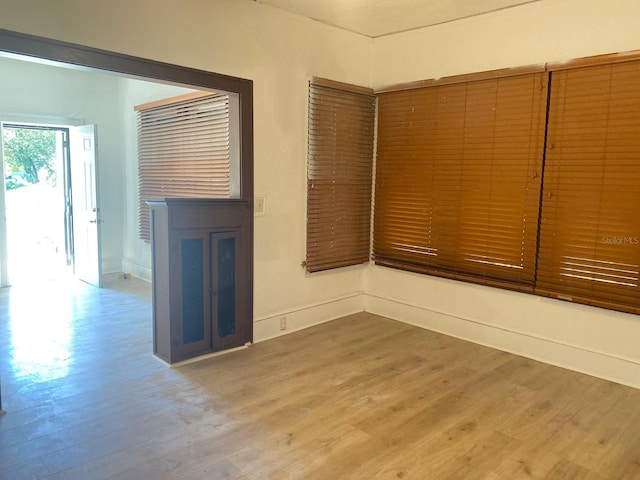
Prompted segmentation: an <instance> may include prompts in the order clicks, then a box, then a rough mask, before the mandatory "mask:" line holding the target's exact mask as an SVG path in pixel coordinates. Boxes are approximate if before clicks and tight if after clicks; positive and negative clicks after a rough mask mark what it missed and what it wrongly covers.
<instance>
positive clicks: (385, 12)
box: [254, 0, 541, 37]
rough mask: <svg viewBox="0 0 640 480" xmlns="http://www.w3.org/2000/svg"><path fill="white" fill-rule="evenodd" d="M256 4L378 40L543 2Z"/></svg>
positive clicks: (281, 0) (296, 0)
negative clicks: (385, 36)
mask: <svg viewBox="0 0 640 480" xmlns="http://www.w3.org/2000/svg"><path fill="white" fill-rule="evenodd" d="M254 1H257V2H258V3H264V4H266V5H271V6H273V7H277V8H281V9H283V10H287V11H289V12H293V13H297V14H299V15H303V16H305V17H309V18H312V19H314V20H317V21H319V22H322V23H326V24H329V25H333V26H334V27H338V28H343V29H345V30H349V31H352V32H355V33H360V34H362V35H366V36H368V37H379V36H382V35H390V34H393V33H399V32H404V31H407V30H413V29H416V28H421V27H427V26H430V25H437V24H439V23H445V22H451V21H453V20H459V19H461V18H467V17H472V16H475V15H481V14H483V13H488V12H494V11H496V10H502V9H504V8H510V7H515V6H517V5H523V4H525V3H533V2H539V1H541V0H254Z"/></svg>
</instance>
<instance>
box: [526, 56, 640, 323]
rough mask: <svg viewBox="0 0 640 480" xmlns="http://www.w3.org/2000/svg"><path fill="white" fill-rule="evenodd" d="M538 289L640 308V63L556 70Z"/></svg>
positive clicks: (596, 302) (599, 303) (602, 303)
mask: <svg viewBox="0 0 640 480" xmlns="http://www.w3.org/2000/svg"><path fill="white" fill-rule="evenodd" d="M544 175H545V178H544V189H543V196H542V219H541V227H540V251H539V258H538V278H537V288H536V293H538V294H541V295H549V296H553V297H557V298H563V299H570V300H573V301H576V302H581V303H586V304H590V305H597V306H602V307H607V308H614V309H617V310H623V311H627V312H633V313H639V312H640V244H639V243H640V62H638V61H634V62H629V63H619V64H613V65H602V66H595V67H589V68H576V69H570V70H565V71H557V72H552V88H551V98H550V104H549V126H548V139H547V153H546V166H545V174H544Z"/></svg>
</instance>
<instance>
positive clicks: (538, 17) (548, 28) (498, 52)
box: [373, 0, 640, 87]
mask: <svg viewBox="0 0 640 480" xmlns="http://www.w3.org/2000/svg"><path fill="white" fill-rule="evenodd" d="M638 15H640V3H639V2H637V0H612V1H608V2H604V1H602V0H544V1H540V2H534V3H530V4H526V5H522V6H519V7H516V8H510V9H506V10H500V11H497V12H493V13H490V14H486V15H480V16H476V17H471V18H467V19H464V20H459V21H456V22H451V23H445V24H441V25H436V26H434V27H429V28H424V29H420V30H414V31H410V32H406V33H400V34H397V35H391V36H388V37H381V38H378V39H376V40H375V41H374V56H373V69H374V72H373V83H374V85H375V86H377V87H380V86H384V85H389V84H394V83H399V82H407V81H413V80H424V79H430V78H440V77H445V76H449V75H457V74H461V73H471V72H482V71H485V70H493V69H497V68H507V67H517V66H522V65H534V64H544V63H545V62H555V61H564V60H571V59H573V58H579V57H586V56H590V55H599V54H605V53H614V52H623V51H629V50H636V49H640V28H638Z"/></svg>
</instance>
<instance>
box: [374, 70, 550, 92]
mask: <svg viewBox="0 0 640 480" xmlns="http://www.w3.org/2000/svg"><path fill="white" fill-rule="evenodd" d="M544 71H545V65H529V66H525V67H515V68H500V69H498V70H487V71H486V72H477V73H464V74H462V75H453V76H450V77H442V78H431V79H428V80H417V81H415V82H407V83H396V84H394V85H387V86H384V87H380V88H376V89H374V92H375V93H376V94H379V93H386V92H399V91H402V90H414V89H416V88H425V87H437V86H441V85H454V84H457V83H466V82H477V81H480V80H492V79H495V78H507V77H516V76H518V75H528V74H531V73H541V72H544Z"/></svg>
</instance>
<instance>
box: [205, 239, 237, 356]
mask: <svg viewBox="0 0 640 480" xmlns="http://www.w3.org/2000/svg"><path fill="white" fill-rule="evenodd" d="M240 261H241V251H240V232H239V231H232V232H224V233H212V234H211V319H212V322H211V323H212V328H213V332H212V333H213V349H214V350H216V351H217V350H221V349H223V348H226V347H230V346H238V345H241V344H242V338H241V334H242V330H243V329H242V328H240V327H241V325H240V324H239V319H240V318H241V309H240V308H239V307H240V305H239V301H238V300H239V299H240V298H242V291H241V290H240V285H239V282H238V275H237V273H238V272H239V271H240V270H239V267H240Z"/></svg>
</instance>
